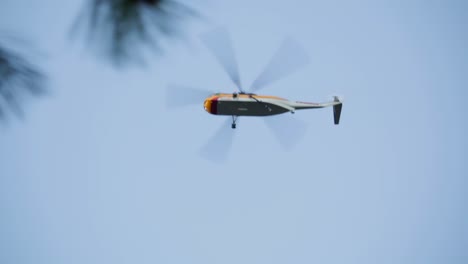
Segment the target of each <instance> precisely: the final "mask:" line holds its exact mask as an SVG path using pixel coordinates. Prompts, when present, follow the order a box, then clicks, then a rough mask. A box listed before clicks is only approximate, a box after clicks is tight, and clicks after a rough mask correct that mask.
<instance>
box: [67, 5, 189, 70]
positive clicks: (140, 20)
mask: <svg viewBox="0 0 468 264" xmlns="http://www.w3.org/2000/svg"><path fill="white" fill-rule="evenodd" d="M194 16H198V15H197V13H196V12H195V11H194V10H193V9H192V8H191V7H188V6H187V5H185V4H182V3H180V2H178V1H175V0H93V1H90V2H88V3H87V5H86V7H85V9H84V10H83V12H82V13H81V14H80V15H79V16H78V19H77V21H76V22H75V24H74V26H73V29H72V34H73V35H76V34H79V32H80V31H81V30H83V29H84V30H85V32H86V36H87V42H88V44H90V45H92V49H93V50H94V51H97V54H98V55H99V56H104V58H105V59H109V60H110V61H111V62H112V63H113V64H114V65H116V66H123V65H126V64H129V63H137V64H144V63H145V59H144V58H145V57H146V55H148V53H159V52H161V49H162V44H161V42H162V40H164V38H169V37H174V36H178V35H180V34H179V33H180V29H181V27H180V23H181V22H182V21H183V20H184V19H185V18H186V17H194Z"/></svg>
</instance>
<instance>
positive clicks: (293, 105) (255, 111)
mask: <svg viewBox="0 0 468 264" xmlns="http://www.w3.org/2000/svg"><path fill="white" fill-rule="evenodd" d="M203 106H204V108H205V110H206V111H207V112H208V113H210V114H213V115H229V116H270V115H278V114H283V113H286V112H291V113H294V111H296V110H300V109H311V108H322V107H324V106H325V105H323V104H317V103H306V102H295V101H289V100H287V99H284V98H281V97H276V96H265V95H255V94H245V93H239V94H237V93H233V94H225V93H217V94H213V95H211V96H210V97H208V98H206V100H205V102H204V104H203Z"/></svg>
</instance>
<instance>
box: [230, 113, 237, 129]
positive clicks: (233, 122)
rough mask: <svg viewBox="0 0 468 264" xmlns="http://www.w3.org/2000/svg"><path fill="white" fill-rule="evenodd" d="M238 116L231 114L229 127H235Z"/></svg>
mask: <svg viewBox="0 0 468 264" xmlns="http://www.w3.org/2000/svg"><path fill="white" fill-rule="evenodd" d="M238 117H239V116H232V125H231V128H232V129H235V128H236V121H237V118H238Z"/></svg>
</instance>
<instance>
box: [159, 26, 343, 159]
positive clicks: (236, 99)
mask: <svg viewBox="0 0 468 264" xmlns="http://www.w3.org/2000/svg"><path fill="white" fill-rule="evenodd" d="M200 40H201V41H202V42H203V44H204V46H205V47H206V48H207V49H208V51H209V52H210V53H211V54H212V55H213V56H214V58H215V59H216V61H217V62H218V64H219V65H220V66H221V68H222V69H223V70H224V72H225V73H226V74H227V76H228V77H229V78H230V80H231V81H232V83H233V84H234V85H235V87H236V91H234V92H231V93H229V92H224V93H222V92H208V91H206V90H202V89H198V88H193V87H190V86H184V85H176V84H169V85H168V87H167V94H166V95H167V100H166V103H167V105H166V106H167V107H168V108H177V107H181V106H187V105H193V104H201V103H202V102H203V108H204V110H205V111H206V112H208V113H209V114H212V115H216V116H230V117H231V118H232V119H231V118H229V119H227V120H226V121H228V122H226V123H225V124H223V126H222V127H220V129H218V131H217V132H216V133H215V134H214V135H213V136H212V138H211V140H209V141H208V143H207V144H206V145H205V146H204V148H202V154H203V155H204V156H205V157H208V158H210V159H212V160H217V161H222V160H224V159H225V158H226V155H227V153H228V150H227V149H228V148H229V147H230V146H231V145H232V139H233V136H234V134H233V133H229V131H226V130H225V129H224V128H225V127H226V126H227V125H229V124H230V126H231V128H232V129H235V128H236V126H237V122H238V118H239V117H244V116H246V117H252V116H256V117H265V118H264V120H265V122H266V124H267V125H268V126H269V127H270V129H272V131H273V133H274V134H275V136H276V137H277V138H278V139H279V141H280V143H281V144H282V145H283V147H284V148H285V149H286V150H288V149H290V148H291V147H292V146H293V145H295V144H296V143H297V141H298V140H299V139H300V138H301V137H302V136H303V135H304V133H305V127H306V125H305V124H303V123H302V122H300V120H297V119H294V118H282V119H281V122H280V123H278V122H274V121H275V120H277V119H276V118H273V117H270V116H278V115H280V114H284V113H288V112H290V113H292V114H294V113H295V112H296V111H297V110H304V109H318V108H324V107H332V108H333V116H334V123H335V125H338V124H339V122H340V116H341V110H342V106H343V103H342V100H341V98H340V97H338V96H333V100H332V101H329V102H324V103H312V102H302V101H291V100H287V99H284V98H281V97H278V96H270V95H259V94H256V92H257V91H259V90H260V89H263V88H264V87H265V86H267V85H269V84H271V83H273V82H274V81H278V80H280V79H282V78H284V77H286V76H288V75H291V74H293V73H295V72H297V71H298V70H300V69H301V68H304V67H305V66H306V65H307V64H309V61H310V59H309V56H308V54H307V52H305V51H304V49H303V48H302V47H301V46H300V45H299V44H298V43H297V42H296V41H294V40H293V39H292V38H285V39H284V40H283V42H282V44H281V45H280V47H279V49H278V50H277V51H276V53H275V54H274V55H273V56H272V58H271V60H270V61H269V63H268V64H267V65H266V67H265V68H264V70H263V71H262V72H261V73H260V74H259V75H258V77H257V78H256V79H255V80H254V81H253V82H252V84H251V86H250V88H249V89H247V90H245V89H243V87H242V85H241V81H240V75H239V71H238V67H237V61H236V57H235V54H234V49H233V47H232V41H231V39H230V34H229V31H228V30H227V29H226V28H225V27H220V28H217V29H215V30H213V31H210V32H208V33H205V34H202V35H200ZM174 98H177V100H174ZM281 116H282V115H281ZM285 130H287V131H285ZM218 144H220V145H219V146H218Z"/></svg>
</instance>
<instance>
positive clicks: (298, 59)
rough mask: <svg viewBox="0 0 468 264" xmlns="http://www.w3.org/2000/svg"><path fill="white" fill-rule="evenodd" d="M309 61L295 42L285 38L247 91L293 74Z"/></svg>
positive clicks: (258, 88)
mask: <svg viewBox="0 0 468 264" xmlns="http://www.w3.org/2000/svg"><path fill="white" fill-rule="evenodd" d="M309 61H310V58H309V55H308V54H307V52H306V51H305V50H304V49H303V48H302V47H301V46H300V45H299V44H298V43H297V42H296V41H294V40H293V39H291V38H286V39H285V40H284V41H283V43H282V44H281V46H280V48H279V49H278V51H276V53H275V55H274V56H273V57H272V58H271V60H270V62H269V63H268V64H267V65H266V67H265V69H264V70H263V72H262V73H261V74H260V75H259V76H258V77H257V79H255V81H254V82H253V83H252V85H251V87H250V90H249V91H250V92H254V91H258V90H260V89H262V88H263V87H265V86H266V85H268V84H270V83H272V82H274V81H277V80H279V79H281V78H283V77H286V76H287V75H290V74H293V73H294V72H296V71H298V70H299V69H301V68H303V67H305V66H306V65H307V64H308V63H309Z"/></svg>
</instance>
